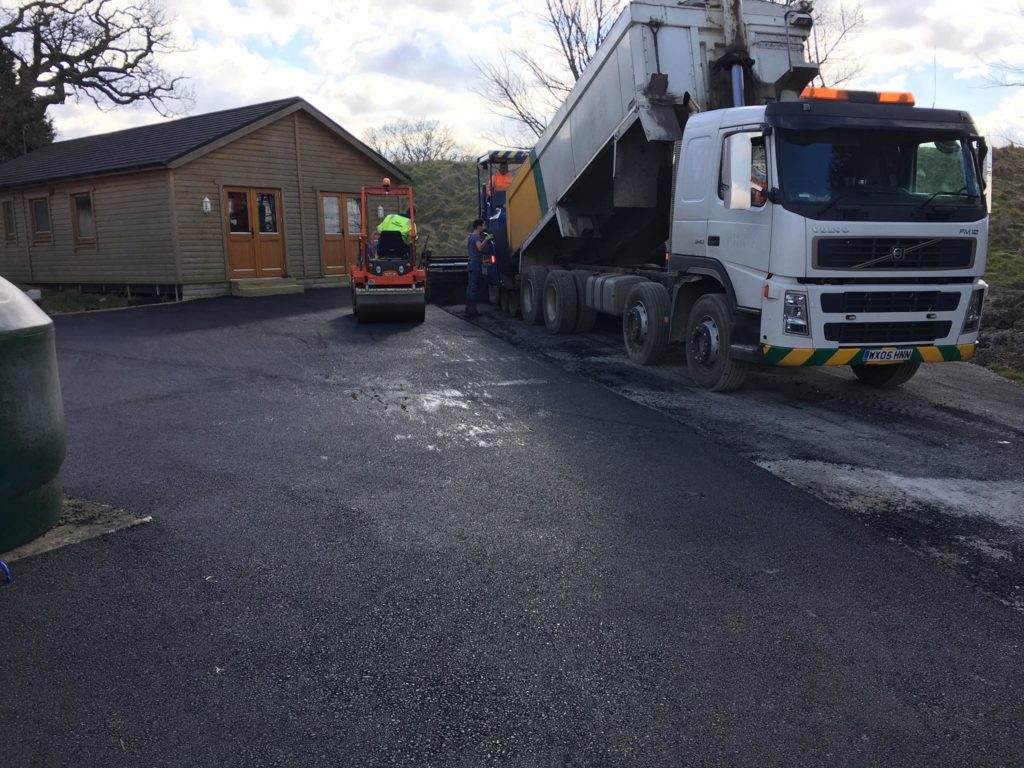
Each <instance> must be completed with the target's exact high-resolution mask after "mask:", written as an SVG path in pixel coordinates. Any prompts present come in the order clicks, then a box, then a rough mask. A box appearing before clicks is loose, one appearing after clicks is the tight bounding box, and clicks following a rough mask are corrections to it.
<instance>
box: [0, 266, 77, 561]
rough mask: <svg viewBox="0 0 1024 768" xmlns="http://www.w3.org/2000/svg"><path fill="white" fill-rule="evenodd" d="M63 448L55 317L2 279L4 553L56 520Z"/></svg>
mask: <svg viewBox="0 0 1024 768" xmlns="http://www.w3.org/2000/svg"><path fill="white" fill-rule="evenodd" d="M65 445H66V436H65V431H64V405H63V403H62V401H61V396H60V380H59V379H58V377H57V349H56V346H55V344H54V337H53V321H52V320H50V318H49V317H47V316H46V313H45V312H43V311H42V310H41V309H39V307H37V306H36V305H35V304H34V303H33V301H32V300H31V299H30V298H29V297H28V296H26V295H25V294H24V292H23V291H20V290H18V289H17V288H15V287H14V286H13V285H11V284H10V283H9V282H7V281H6V280H4V279H3V278H2V277H0V552H5V551H6V550H8V549H12V548H13V547H17V546H19V545H21V544H24V543H25V542H26V541H31V540H32V539H34V538H36V537H37V536H39V535H41V534H42V533H45V532H46V531H47V530H49V528H50V527H52V526H53V524H54V523H56V522H57V519H58V518H59V517H60V513H61V505H62V503H63V501H62V497H63V495H62V493H61V484H60V467H61V464H63V463H64V449H65Z"/></svg>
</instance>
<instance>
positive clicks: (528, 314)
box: [519, 267, 548, 325]
mask: <svg viewBox="0 0 1024 768" xmlns="http://www.w3.org/2000/svg"><path fill="white" fill-rule="evenodd" d="M547 276H548V268H547V267H530V268H529V269H527V270H526V274H525V275H523V285H522V288H521V289H520V291H519V302H520V306H522V308H523V320H525V321H526V324H527V325H540V324H541V323H543V322H544V309H543V306H544V280H545V279H547Z"/></svg>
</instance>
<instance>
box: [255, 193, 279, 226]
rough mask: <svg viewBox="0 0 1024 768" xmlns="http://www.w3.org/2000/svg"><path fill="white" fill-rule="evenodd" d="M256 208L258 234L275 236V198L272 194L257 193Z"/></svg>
mask: <svg viewBox="0 0 1024 768" xmlns="http://www.w3.org/2000/svg"><path fill="white" fill-rule="evenodd" d="M256 207H257V210H258V211H259V222H260V232H261V233H262V234H265V235H271V234H277V198H276V196H275V195H274V193H273V192H257V193H256Z"/></svg>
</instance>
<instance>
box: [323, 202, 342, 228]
mask: <svg viewBox="0 0 1024 768" xmlns="http://www.w3.org/2000/svg"><path fill="white" fill-rule="evenodd" d="M324 233H325V234H328V235H340V234H341V204H340V203H339V202H338V198H337V197H334V196H328V197H324Z"/></svg>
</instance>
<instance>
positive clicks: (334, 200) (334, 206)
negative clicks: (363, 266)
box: [320, 192, 348, 275]
mask: <svg viewBox="0 0 1024 768" xmlns="http://www.w3.org/2000/svg"><path fill="white" fill-rule="evenodd" d="M320 217H321V227H320V231H321V243H320V253H321V254H322V256H323V260H324V274H325V275H344V274H346V273H347V271H348V270H347V269H346V267H347V266H348V265H347V263H346V261H345V222H344V220H343V218H342V201H341V195H339V194H337V193H336V192H321V193H320Z"/></svg>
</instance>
